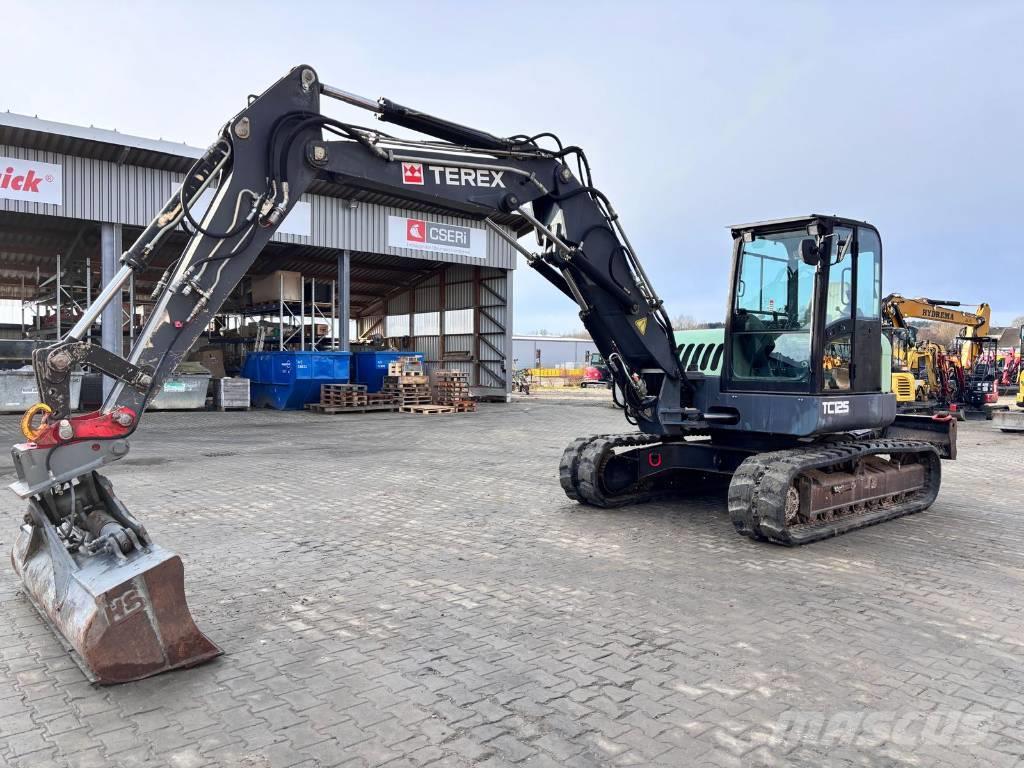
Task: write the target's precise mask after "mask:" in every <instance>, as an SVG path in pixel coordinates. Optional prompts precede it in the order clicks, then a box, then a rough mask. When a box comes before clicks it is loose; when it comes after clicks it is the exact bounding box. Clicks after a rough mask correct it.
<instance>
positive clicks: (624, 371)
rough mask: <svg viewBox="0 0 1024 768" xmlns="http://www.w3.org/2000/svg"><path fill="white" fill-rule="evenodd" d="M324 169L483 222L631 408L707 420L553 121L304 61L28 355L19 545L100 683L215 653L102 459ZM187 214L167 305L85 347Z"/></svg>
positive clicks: (646, 291)
mask: <svg viewBox="0 0 1024 768" xmlns="http://www.w3.org/2000/svg"><path fill="white" fill-rule="evenodd" d="M322 97H329V98H335V99H340V100H342V101H344V102H346V103H348V104H351V105H354V106H357V107H360V108H362V109H366V110H368V111H370V112H372V113H374V114H375V115H376V116H377V117H378V118H379V119H381V120H382V121H385V122H390V123H394V124H396V125H400V126H403V127H405V128H408V129H412V130H414V131H418V132H420V133H423V134H426V135H427V136H430V137H433V138H432V140H424V141H413V140H406V139H398V138H395V137H392V136H389V135H387V134H385V133H383V132H382V131H377V130H370V129H366V128H361V127H358V126H355V125H352V124H348V123H344V122H341V121H339V120H335V119H333V118H330V117H327V116H325V115H323V114H322V113H321V110H320V102H321V98H322ZM325 134H327V135H329V136H330V138H329V139H325ZM541 139H546V140H548V141H549V142H551V141H553V142H554V147H553V148H543V147H542V146H541V145H540V144H539V143H538V142H539V140H541ZM571 160H574V161H575V165H576V168H577V173H575V174H574V173H573V170H572V168H571V167H570V161H571ZM315 180H319V181H323V182H326V183H337V184H342V185H345V186H347V187H356V188H359V189H364V190H373V191H379V192H385V193H387V194H388V195H389V196H391V197H395V198H400V199H402V200H405V201H408V203H409V204H410V207H413V208H415V207H416V206H420V207H421V208H428V209H429V210H431V211H441V212H445V213H448V212H451V213H458V214H461V215H464V216H468V217H472V218H476V219H478V220H481V221H482V222H483V223H484V224H485V225H486V226H488V227H489V228H490V229H492V230H493V231H494V232H495V233H496V235H497V236H499V237H502V238H504V239H505V240H506V241H507V242H508V243H509V244H510V245H511V246H513V247H514V248H516V249H517V250H518V251H519V252H520V253H522V254H523V256H524V257H525V258H526V260H527V262H528V263H529V265H530V266H531V267H533V268H534V269H536V270H537V271H538V272H539V273H540V274H541V275H543V276H544V277H545V278H546V279H547V280H549V281H550V282H551V283H552V284H553V285H554V286H555V287H556V288H557V289H558V290H560V291H561V292H562V293H563V294H565V295H566V296H567V297H569V298H571V299H572V300H573V301H574V302H576V304H577V306H578V307H579V313H580V318H581V320H582V322H583V323H584V325H585V326H586V327H587V329H588V330H589V331H590V333H591V335H592V336H593V338H594V341H595V344H596V346H597V348H598V349H599V350H600V352H601V354H602V355H603V356H604V358H605V359H606V360H607V361H608V364H609V367H610V369H611V371H612V375H613V377H614V379H615V382H616V384H617V385H618V390H619V391H620V392H621V393H622V397H623V401H622V402H621V403H620V405H621V407H622V408H623V409H624V410H625V412H626V415H627V417H628V418H630V419H631V420H634V421H635V422H636V423H638V425H639V426H640V428H641V429H642V430H643V431H644V432H646V433H648V434H651V435H673V434H681V433H682V432H683V431H685V430H692V429H699V428H701V427H702V426H704V423H705V422H704V417H703V416H702V414H700V413H699V412H698V411H697V410H696V409H695V408H693V384H692V383H691V381H690V380H688V379H687V376H686V374H685V373H684V371H683V369H682V366H681V365H680V362H679V355H678V350H677V348H676V344H675V341H674V335H673V332H672V328H671V323H670V321H669V317H668V314H667V313H666V311H665V309H664V307H663V305H662V301H661V299H660V298H659V297H658V296H657V294H656V293H655V292H654V289H653V287H652V286H651V283H650V280H649V279H648V278H647V276H646V274H645V273H644V270H643V268H642V266H641V265H640V262H639V261H638V259H637V257H636V254H635V252H634V251H633V248H632V245H631V244H630V242H629V240H628V238H627V237H626V234H625V231H624V230H623V228H622V224H621V222H620V220H619V216H618V214H617V213H616V211H615V210H614V208H613V207H612V205H611V203H610V202H609V201H608V199H607V197H605V196H604V195H603V194H602V193H601V192H600V191H599V190H597V189H596V188H595V187H594V186H593V182H592V179H591V178H590V168H589V164H588V162H587V159H586V156H585V154H584V153H583V151H582V150H580V149H579V148H578V147H571V146H570V147H566V146H563V145H562V144H561V142H559V141H558V139H557V137H553V136H552V135H551V134H540V135H538V136H534V137H528V136H513V137H509V138H500V137H496V136H493V135H491V134H489V133H486V132H484V131H480V130H477V129H473V128H469V127H466V126H461V125H458V124H456V123H452V122H449V121H446V120H443V119H440V118H437V117H433V116H431V115H428V114H425V113H422V112H417V111H415V110H412V109H409V108H407V107H403V106H401V105H398V104H395V103H394V102H391V101H389V100H387V99H381V100H379V101H371V100H368V99H364V98H362V97H359V96H355V95H353V94H350V93H347V92H345V91H341V90H339V89H337V88H333V87H331V86H326V85H324V84H322V83H321V82H320V81H319V78H318V76H317V74H316V72H315V71H314V70H313V69H311V68H310V67H306V66H300V67H296V68H295V69H293V70H292V71H291V72H290V73H289V74H288V75H286V76H285V77H283V78H282V79H281V80H279V81H278V82H277V83H275V84H274V85H273V86H271V87H270V88H269V89H268V90H267V91H265V92H264V93H263V94H261V95H260V96H258V97H256V98H253V99H252V100H251V101H250V102H249V104H248V105H247V106H246V107H245V108H244V109H243V110H242V111H241V112H239V113H238V114H237V115H235V116H234V117H233V118H232V119H231V120H230V121H229V122H228V123H227V124H226V125H225V126H224V127H223V128H222V130H221V131H220V133H219V135H218V137H217V140H216V141H215V142H214V143H213V144H212V145H211V146H210V147H209V149H207V150H206V152H205V153H204V154H203V156H202V157H201V158H200V159H199V160H198V161H197V162H196V163H195V165H194V166H193V168H192V169H191V170H190V171H189V172H188V174H187V175H186V177H185V179H184V181H183V184H182V186H181V188H180V190H179V191H178V192H176V193H175V194H174V195H173V196H172V197H171V199H169V200H168V201H167V203H166V204H165V205H164V207H163V208H162V210H161V211H160V213H159V214H158V215H157V216H156V217H155V218H154V219H153V221H152V222H151V223H150V225H149V226H148V227H147V228H146V229H145V231H143V233H142V234H141V236H140V237H139V238H138V239H137V240H136V241H135V243H134V244H133V245H132V246H131V247H130V248H129V249H128V250H127V251H125V253H124V254H123V255H122V257H121V263H122V266H121V268H120V270H119V271H118V273H117V274H116V276H115V277H114V278H113V279H112V280H111V281H110V282H109V283H108V284H107V285H106V286H105V287H104V290H103V291H102V293H101V294H100V295H99V296H98V297H97V299H96V301H95V302H94V303H93V304H92V305H91V306H90V307H89V308H88V310H87V311H86V313H85V314H84V316H83V317H82V318H81V320H80V321H79V322H78V323H77V324H76V325H75V326H74V327H73V328H72V330H71V331H70V332H69V333H68V334H67V335H66V336H65V337H64V338H62V339H60V340H59V341H58V342H56V343H54V344H52V345H50V346H49V347H47V348H44V349H42V350H39V351H38V352H37V354H36V355H35V356H34V358H33V365H34V368H35V372H36V377H37V380H38V383H39V391H40V393H41V398H42V403H41V404H39V406H37V407H36V408H35V409H34V412H41V413H43V414H44V416H43V421H42V424H41V425H40V426H39V427H38V428H36V427H33V426H32V423H31V422H32V419H31V416H32V413H30V414H27V417H26V419H25V420H24V422H23V426H24V429H25V432H26V437H27V439H28V442H25V443H22V444H19V445H17V446H15V447H14V449H13V457H14V464H15V469H16V472H17V477H18V480H17V482H15V483H14V484H13V485H12V486H11V488H12V490H14V491H15V493H17V494H18V495H19V496H20V497H22V498H24V499H26V500H27V501H28V503H29V511H28V514H27V515H26V519H25V525H24V526H23V529H22V535H21V536H20V537H19V541H18V544H17V546H16V547H15V552H14V555H13V560H14V564H15V568H16V569H17V570H18V572H19V574H20V575H21V577H22V580H23V581H24V582H25V584H26V586H27V587H28V592H29V594H30V595H31V596H32V599H33V600H34V601H35V602H36V604H37V606H38V607H39V608H40V610H41V611H42V612H43V613H44V614H45V615H47V616H48V617H49V618H50V619H51V620H52V621H53V623H54V624H56V626H57V627H58V629H59V630H60V631H61V633H62V634H63V635H64V637H65V638H66V639H67V640H68V641H69V642H70V644H71V645H72V646H73V647H74V648H75V650H76V651H77V652H78V655H79V657H80V659H81V660H82V661H83V662H84V667H85V668H87V669H88V670H89V671H91V672H92V673H93V674H94V675H95V676H96V677H97V678H98V679H99V680H100V681H101V682H120V681H124V680H129V679H137V678H139V677H145V676H148V675H150V674H155V673H156V672H159V671H163V670H165V669H171V668H175V667H179V666H188V665H191V664H195V663H199V662H201V661H204V660H205V659H207V658H209V657H210V656H211V655H215V654H216V653H218V652H219V650H218V649H217V648H216V646H214V645H213V644H212V643H210V641H209V640H208V639H207V638H206V637H205V636H204V635H203V634H202V633H201V632H199V630H198V629H197V628H196V626H195V624H194V623H193V622H192V619H191V616H189V614H188V610H187V608H186V607H185V599H184V585H183V581H182V576H181V563H180V560H179V558H178V557H177V556H176V555H173V554H172V553H169V552H167V551H165V550H162V549H161V548H160V547H158V546H157V545H156V544H155V543H154V542H153V541H152V540H151V538H150V537H149V535H148V534H147V532H146V530H145V528H144V527H143V526H142V525H141V524H140V523H139V521H138V520H136V519H135V518H134V517H133V516H132V515H131V514H130V513H129V512H128V510H127V509H126V508H125V507H124V505H123V504H122V503H121V502H120V501H119V500H118V499H117V497H116V496H115V495H114V494H113V489H112V488H111V486H110V483H109V482H108V481H107V480H106V479H105V478H103V477H102V476H101V475H99V473H98V472H97V470H98V469H99V468H101V467H102V466H104V465H105V464H108V463H111V462H113V461H116V460H118V459H120V458H122V457H123V456H125V455H126V454H127V452H128V442H127V438H128V437H129V436H130V435H131V434H132V433H133V432H134V431H135V430H136V429H137V428H138V426H139V423H140V421H141V419H142V416H143V414H144V412H145V410H146V406H147V405H148V404H149V403H150V402H151V401H152V399H153V398H154V397H155V396H156V395H157V394H158V393H159V392H160V389H161V386H162V385H163V383H164V382H165V381H166V380H167V378H168V377H169V376H170V375H172V373H173V372H174V370H175V368H176V367H177V365H178V364H179V363H180V362H181V361H182V360H183V359H184V357H185V355H186V354H187V353H188V351H189V349H190V348H191V347H192V346H193V344H194V343H195V342H196V340H197V339H198V338H199V336H200V335H201V334H202V333H203V332H204V330H205V329H206V328H207V327H208V326H209V324H210V322H211V320H212V318H213V315H214V314H215V313H216V312H217V311H218V310H219V309H220V307H221V306H222V304H223V303H224V301H225V300H226V298H227V297H228V295H229V294H230V293H231V291H232V290H233V289H234V287H235V286H236V285H237V283H238V281H239V280H240V279H241V278H242V276H243V275H245V273H246V272H247V271H248V269H249V268H250V267H251V265H252V264H253V262H254V260H255V259H256V257H257V256H258V255H259V253H260V252H261V251H262V250H263V248H264V247H265V246H266V244H267V242H268V241H269V240H270V239H271V237H273V235H274V232H275V231H276V229H277V228H278V226H279V225H280V223H281V222H282V221H283V219H284V218H285V216H287V214H288V212H289V211H290V210H291V208H292V207H293V206H294V205H295V203H296V201H297V200H298V199H299V198H300V197H301V196H302V194H303V193H304V192H305V191H306V190H307V189H308V188H309V187H310V185H311V184H312V183H313V182H314V181H315ZM207 189H214V190H215V193H214V200H213V203H212V205H210V207H209V209H208V210H207V211H206V213H205V214H204V215H203V216H202V217H201V219H200V218H199V217H197V216H196V215H195V214H194V213H193V208H194V207H195V206H196V204H197V203H198V200H199V197H200V195H202V194H203V192H204V191H206V190H207ZM499 214H506V215H509V214H511V215H514V216H515V217H516V220H517V221H519V222H521V223H522V227H521V229H520V230H519V232H520V233H523V232H528V231H530V230H531V229H532V230H533V231H534V232H535V233H536V234H537V236H538V238H539V242H541V243H542V244H543V245H544V247H543V249H542V250H541V251H540V252H539V253H534V252H531V251H530V250H528V249H526V248H524V247H523V246H522V244H521V243H520V242H519V240H518V238H517V237H515V236H512V235H510V234H509V233H508V232H507V231H506V230H505V229H504V228H503V227H501V226H499V225H498V224H496V223H495V221H494V220H493V217H494V216H496V215H499ZM177 228H181V229H184V230H185V231H186V232H188V233H190V238H189V240H188V244H187V246H186V247H185V249H184V251H183V252H182V254H181V256H180V257H179V258H178V259H177V260H176V261H174V262H173V263H172V264H171V266H170V267H168V268H167V269H166V271H165V272H164V274H163V276H162V277H161V278H160V280H159V281H158V283H157V288H156V291H155V293H154V301H155V306H154V308H153V312H152V314H151V315H150V318H149V320H148V322H147V323H146V325H145V327H144V328H143V329H142V331H141V333H140V334H139V336H138V338H137V340H136V342H135V344H134V345H133V347H132V349H131V350H130V352H129V354H128V355H127V357H126V358H121V357H119V356H117V355H113V354H111V353H109V352H106V351H104V350H102V349H99V348H96V347H93V346H91V345H90V344H89V343H88V342H87V341H86V339H87V337H88V330H89V328H90V326H91V325H92V324H93V323H94V322H95V321H96V320H97V319H98V318H99V316H100V314H101V312H102V310H103V308H104V307H105V306H107V305H108V304H109V303H111V302H119V301H120V293H121V289H122V287H123V286H124V285H125V284H126V282H127V281H128V280H129V278H130V277H131V276H132V274H134V273H140V272H142V271H144V270H147V269H149V268H151V267H152V266H153V262H154V257H155V255H156V253H157V251H158V249H159V248H160V246H161V244H162V242H163V241H164V240H165V239H166V238H167V236H168V235H169V233H170V232H172V231H174V230H175V229H177ZM81 364H88V365H91V366H93V367H94V368H96V369H98V370H101V371H103V372H104V373H106V374H107V375H109V376H111V377H112V378H113V379H114V380H115V386H114V388H113V389H112V391H111V392H110V393H109V395H108V396H107V397H106V399H105V401H104V403H103V405H102V406H101V408H100V409H99V410H98V411H96V412H94V413H89V414H84V415H77V416H76V415H72V414H71V412H70V410H71V409H70V390H69V387H70V378H71V372H72V370H73V369H74V368H75V367H76V366H77V365H81ZM709 418H710V417H709ZM68 606H71V608H70V609H69V607H68Z"/></svg>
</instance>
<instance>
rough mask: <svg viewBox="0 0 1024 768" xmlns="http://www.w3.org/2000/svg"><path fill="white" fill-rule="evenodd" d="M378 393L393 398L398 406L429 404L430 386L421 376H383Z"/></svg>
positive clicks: (425, 378) (424, 377)
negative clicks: (382, 383) (382, 384)
mask: <svg viewBox="0 0 1024 768" xmlns="http://www.w3.org/2000/svg"><path fill="white" fill-rule="evenodd" d="M380 391H381V393H383V394H385V395H389V396H390V397H392V398H394V400H395V401H396V402H397V403H398V405H400V406H401V405H429V404H430V385H429V384H427V377H426V376H423V375H418V376H417V375H399V376H385V377H384V386H383V387H381V390H380Z"/></svg>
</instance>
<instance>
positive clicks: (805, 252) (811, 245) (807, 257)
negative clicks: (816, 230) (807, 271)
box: [800, 237, 821, 267]
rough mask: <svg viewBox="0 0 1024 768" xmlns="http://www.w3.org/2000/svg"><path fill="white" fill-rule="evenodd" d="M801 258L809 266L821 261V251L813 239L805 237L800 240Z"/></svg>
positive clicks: (814, 265)
mask: <svg viewBox="0 0 1024 768" xmlns="http://www.w3.org/2000/svg"><path fill="white" fill-rule="evenodd" d="M800 260H801V261H802V262H803V263H804V264H806V265H807V266H809V267H816V266H818V264H820V263H821V251H820V249H819V248H818V244H817V243H816V242H814V240H813V239H811V238H809V237H805V238H804V239H803V240H801V241H800Z"/></svg>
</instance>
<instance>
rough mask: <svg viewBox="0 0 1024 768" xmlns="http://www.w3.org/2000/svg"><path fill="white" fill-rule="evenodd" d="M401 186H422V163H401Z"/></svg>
mask: <svg viewBox="0 0 1024 768" xmlns="http://www.w3.org/2000/svg"><path fill="white" fill-rule="evenodd" d="M402 183H403V184H419V185H421V186H422V184H423V163H402Z"/></svg>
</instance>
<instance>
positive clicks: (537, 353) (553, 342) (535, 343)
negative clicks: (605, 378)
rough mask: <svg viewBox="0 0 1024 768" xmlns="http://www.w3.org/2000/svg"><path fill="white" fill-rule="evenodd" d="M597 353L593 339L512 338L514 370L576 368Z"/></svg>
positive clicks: (523, 336)
mask: <svg viewBox="0 0 1024 768" xmlns="http://www.w3.org/2000/svg"><path fill="white" fill-rule="evenodd" d="M594 352H597V346H596V345H595V344H594V341H593V339H590V338H576V337H570V336H526V335H521V334H516V335H514V336H513V337H512V357H513V359H515V361H516V368H578V367H580V366H582V365H583V364H584V363H586V362H587V359H588V358H589V357H590V355H591V353H594Z"/></svg>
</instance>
